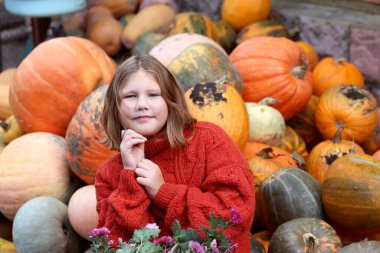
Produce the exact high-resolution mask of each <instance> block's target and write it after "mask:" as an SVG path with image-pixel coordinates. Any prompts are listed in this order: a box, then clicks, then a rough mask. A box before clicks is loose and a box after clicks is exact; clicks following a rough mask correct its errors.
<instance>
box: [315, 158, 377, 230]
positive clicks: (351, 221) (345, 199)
mask: <svg viewBox="0 0 380 253" xmlns="http://www.w3.org/2000/svg"><path fill="white" fill-rule="evenodd" d="M379 171H380V160H379V159H376V158H374V157H372V156H370V155H367V154H349V155H346V156H343V157H340V158H338V159H337V160H335V162H333V163H332V164H331V165H330V167H329V168H328V169H327V171H326V173H325V180H324V181H323V189H322V199H323V204H324V208H325V211H326V214H327V216H328V217H329V218H330V219H331V221H332V223H334V224H337V225H339V226H341V227H343V228H344V229H346V230H350V231H359V232H360V233H365V234H367V235H372V234H375V233H379V232H380V176H379Z"/></svg>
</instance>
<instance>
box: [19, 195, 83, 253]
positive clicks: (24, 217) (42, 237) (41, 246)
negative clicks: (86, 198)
mask: <svg viewBox="0 0 380 253" xmlns="http://www.w3.org/2000/svg"><path fill="white" fill-rule="evenodd" d="M12 232H13V242H14V244H15V245H16V248H17V252H30V253H34V252H64V253H69V252H70V253H77V252H78V253H79V252H82V251H81V247H80V240H79V236H78V235H77V234H75V232H74V230H73V229H72V227H71V225H70V222H69V219H68V217H67V206H66V205H65V204H64V203H62V202H61V201H59V200H58V199H55V198H52V197H49V196H40V197H36V198H33V199H31V200H29V201H28V202H26V203H25V204H24V205H22V207H21V208H20V210H19V211H18V212H17V215H16V217H15V219H14V221H13V231H12Z"/></svg>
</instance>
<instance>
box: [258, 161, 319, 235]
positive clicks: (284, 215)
mask: <svg viewBox="0 0 380 253" xmlns="http://www.w3.org/2000/svg"><path fill="white" fill-rule="evenodd" d="M321 188H322V185H321V184H320V183H319V182H318V181H317V180H316V179H315V178H313V177H312V176H311V175H309V174H308V173H306V172H305V171H303V170H301V169H298V168H283V169H281V170H279V171H276V172H274V173H273V174H272V175H271V176H270V177H268V178H267V179H265V180H264V182H263V183H262V184H261V186H260V192H261V195H262V200H263V203H264V213H265V221H266V224H267V227H268V230H269V231H270V232H272V231H274V230H275V229H276V228H277V227H278V226H279V225H281V224H282V223H284V222H287V221H290V220H292V219H297V218H307V217H314V218H319V219H323V208H322V200H321Z"/></svg>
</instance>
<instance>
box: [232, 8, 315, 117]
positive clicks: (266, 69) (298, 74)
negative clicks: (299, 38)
mask: <svg viewBox="0 0 380 253" xmlns="http://www.w3.org/2000/svg"><path fill="white" fill-rule="evenodd" d="M239 15H240V14H239ZM274 49H275V50H274ZM230 60H231V62H232V63H233V64H234V65H235V67H236V68H237V69H238V71H239V72H240V74H241V76H242V78H243V81H244V88H243V93H242V96H243V99H244V101H246V102H258V101H260V100H261V99H263V98H265V97H272V98H274V99H276V101H277V103H276V104H275V105H273V107H274V108H276V109H277V110H279V111H280V112H281V114H282V116H283V117H284V119H285V120H288V119H290V118H292V117H294V116H295V115H296V114H297V113H298V112H300V111H301V110H302V108H303V107H304V106H305V105H306V104H307V102H308V101H309V99H310V97H311V94H312V77H311V72H310V69H309V68H308V64H307V59H306V58H305V53H304V52H303V50H302V48H301V47H300V46H298V45H297V44H296V43H295V42H293V41H291V40H289V39H287V38H275V37H267V36H264V37H255V38H252V39H249V40H247V41H244V42H243V43H241V44H239V45H238V46H237V47H235V49H234V50H233V51H232V52H231V54H230Z"/></svg>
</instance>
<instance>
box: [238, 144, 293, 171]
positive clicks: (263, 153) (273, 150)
mask: <svg viewBox="0 0 380 253" xmlns="http://www.w3.org/2000/svg"><path fill="white" fill-rule="evenodd" d="M243 155H244V157H245V158H246V159H247V160H249V159H251V158H253V157H255V156H259V157H262V158H264V159H270V160H273V161H276V162H279V163H280V164H281V165H282V166H288V167H297V163H296V162H295V161H294V160H293V158H292V157H291V155H290V154H289V153H288V152H286V151H285V150H283V149H282V148H279V147H276V146H270V145H268V144H264V143H260V142H250V141H248V142H247V144H246V145H245V147H244V150H243Z"/></svg>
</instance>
